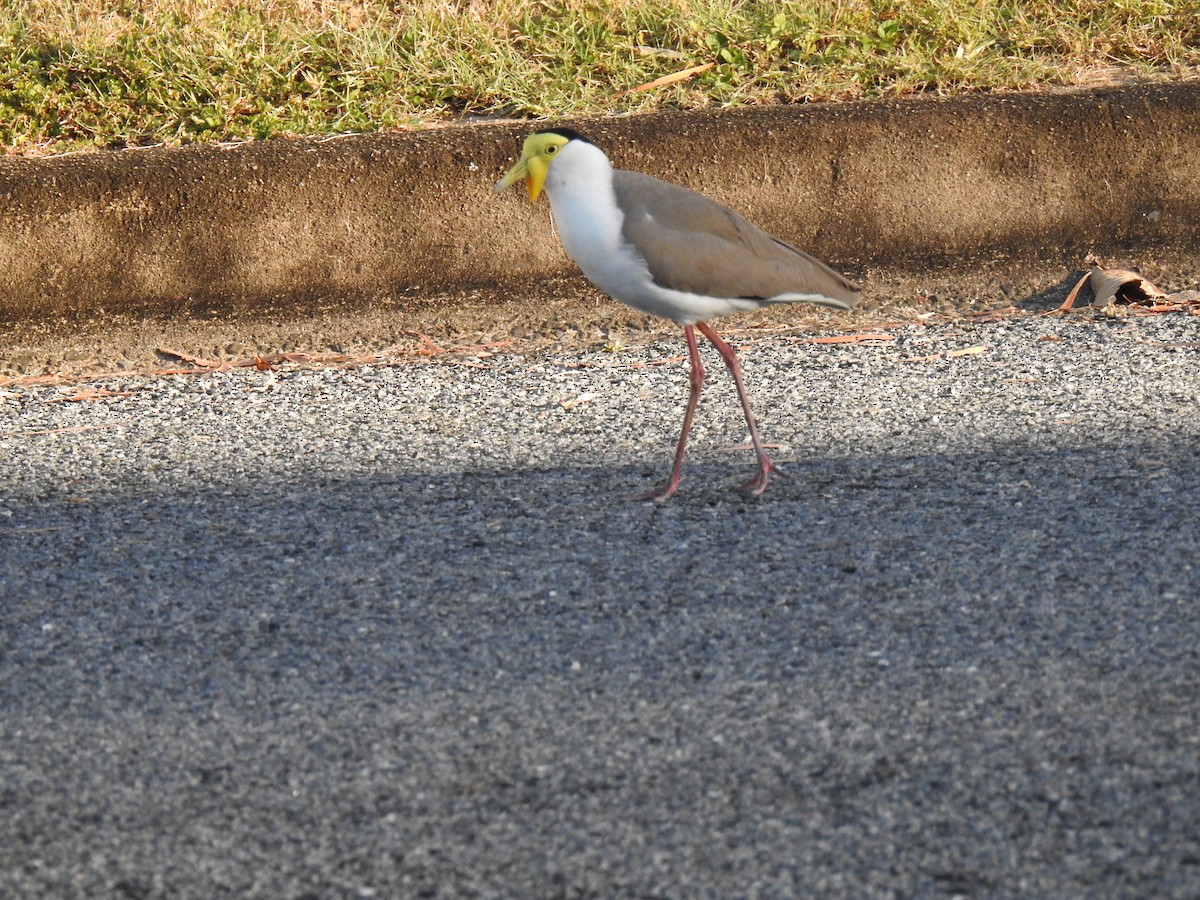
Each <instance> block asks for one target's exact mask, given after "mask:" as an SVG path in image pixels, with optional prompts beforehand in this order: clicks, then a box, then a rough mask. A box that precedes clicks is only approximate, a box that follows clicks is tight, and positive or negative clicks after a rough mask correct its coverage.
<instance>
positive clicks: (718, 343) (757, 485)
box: [696, 322, 775, 497]
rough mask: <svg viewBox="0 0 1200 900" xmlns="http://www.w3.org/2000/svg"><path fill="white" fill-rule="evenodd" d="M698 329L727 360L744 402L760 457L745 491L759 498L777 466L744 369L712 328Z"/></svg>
mask: <svg viewBox="0 0 1200 900" xmlns="http://www.w3.org/2000/svg"><path fill="white" fill-rule="evenodd" d="M696 327H697V328H699V329H700V333H701V334H703V335H704V336H705V337H706V338H708V340H709V342H710V343H711V344H712V345H713V346H714V347H716V348H717V352H718V353H720V354H721V359H723V360H725V366H726V367H727V368H728V369H729V374H730V375H732V376H733V383H734V384H735V385H736V386H737V392H738V397H739V398H741V401H742V411H743V412H744V413H745V414H746V425H747V427H749V429H750V440H751V441H753V442H754V452H755V454H756V455H757V456H758V474H757V475H755V476H754V477H753V478H752V479H750V481H748V482H747V483H746V484H745V485H744V487H743V490H745V491H747V492H749V493H750V494H753V495H754V496H755V497H757V496H758V495H759V494H761V493H762V492H763V491H765V490H766V489H767V479H768V478H769V477H770V474H771V470H772V469H774V468H775V464H774V463H773V462H771V458H770V457H769V456H767V451H766V450H764V449H763V445H762V441H761V440H760V439H759V437H758V426H757V425H756V424H755V423H754V414H753V413H752V412H750V398H749V397H748V396H747V395H746V385H745V384H744V383H743V382H742V367H741V365H740V364H739V363H738V358H737V354H736V353H734V352H733V348H732V347H730V346H729V345H728V344H727V343H725V342H724V341H723V340H721V338H720V337H718V335H717V333H716V332H715V331H713V330H712V328H711V327H709V326H708V325H707V324H706V323H704V322H697V323H696Z"/></svg>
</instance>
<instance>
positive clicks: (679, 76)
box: [617, 62, 716, 97]
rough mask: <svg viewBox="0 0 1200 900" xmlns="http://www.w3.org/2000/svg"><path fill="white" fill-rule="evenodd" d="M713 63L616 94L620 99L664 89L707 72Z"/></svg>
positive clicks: (674, 73) (684, 70)
mask: <svg viewBox="0 0 1200 900" xmlns="http://www.w3.org/2000/svg"><path fill="white" fill-rule="evenodd" d="M714 65H716V64H715V63H710V62H708V63H704V64H703V65H699V66H692V67H691V68H690V69H681V70H680V71H678V72H672V73H671V74H670V75H664V76H663V77H662V78H655V79H654V80H653V81H647V82H646V83H645V84H639V85H638V86H637V87H635V88H630V89H629V90H627V91H622V92H621V93H619V94H617V96H618V97H622V96H624V95H626V94H636V93H638V92H639V91H651V90H654V88H660V87H666V86H667V85H668V84H674V83H675V82H677V81H683V79H685V78H691V77H692V76H693V75H699V74H700V73H701V72H707V71H708V70H709V69H711V68H712V67H713V66H714Z"/></svg>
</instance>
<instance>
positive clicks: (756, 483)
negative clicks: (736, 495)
mask: <svg viewBox="0 0 1200 900" xmlns="http://www.w3.org/2000/svg"><path fill="white" fill-rule="evenodd" d="M774 468H775V465H774V463H772V462H771V461H770V460H769V459H768V460H765V461H764V462H763V463H762V465H760V466H759V469H758V474H757V475H755V476H754V477H753V478H751V479H750V480H749V481H747V482H746V483H745V484H743V485H742V492H743V493H746V494H749V495H750V496H751V497H758V496H760V495H761V494H762V492H763V491H765V490H766V489H767V482H768V481H769V480H770V478H771V472H772V470H774ZM780 474H782V473H780Z"/></svg>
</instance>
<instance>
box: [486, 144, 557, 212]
mask: <svg viewBox="0 0 1200 900" xmlns="http://www.w3.org/2000/svg"><path fill="white" fill-rule="evenodd" d="M548 168H549V166H547V165H546V161H545V160H544V159H542V158H541V157H539V156H533V157H530V155H529V152H528V149H526V150H525V152H523V153H522V154H521V160H520V162H518V163H517V164H516V165H515V166H513V167H512V168H511V169H509V170H508V172H507V174H505V176H504V177H503V178H501V179H500V180H499V181H497V182H496V187H495V191H496V193H500V192H501V191H503V190H506V189H508V188H510V187H512V186H513V185H514V184H516V183H517V182H518V181H524V182H525V188H526V190H528V191H529V199H530V200H531V201H532V200H536V199H537V198H538V195H539V194H541V193H542V185H543V184H545V183H546V170H547V169H548Z"/></svg>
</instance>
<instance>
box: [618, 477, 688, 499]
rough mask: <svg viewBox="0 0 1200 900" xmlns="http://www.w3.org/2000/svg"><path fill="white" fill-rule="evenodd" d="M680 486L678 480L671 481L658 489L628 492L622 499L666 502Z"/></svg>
mask: <svg viewBox="0 0 1200 900" xmlns="http://www.w3.org/2000/svg"><path fill="white" fill-rule="evenodd" d="M678 486H679V483H678V482H677V481H670V482H667V484H665V485H663V486H662V487H660V488H659V489H658V490H654V491H646V493H644V494H626V495H625V496H624V497H622V498H621V499H622V500H629V501H631V502H633V503H666V502H667V501H668V500H670V499H671V497H672V496H673V495H674V493H675V488H677V487H678Z"/></svg>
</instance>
